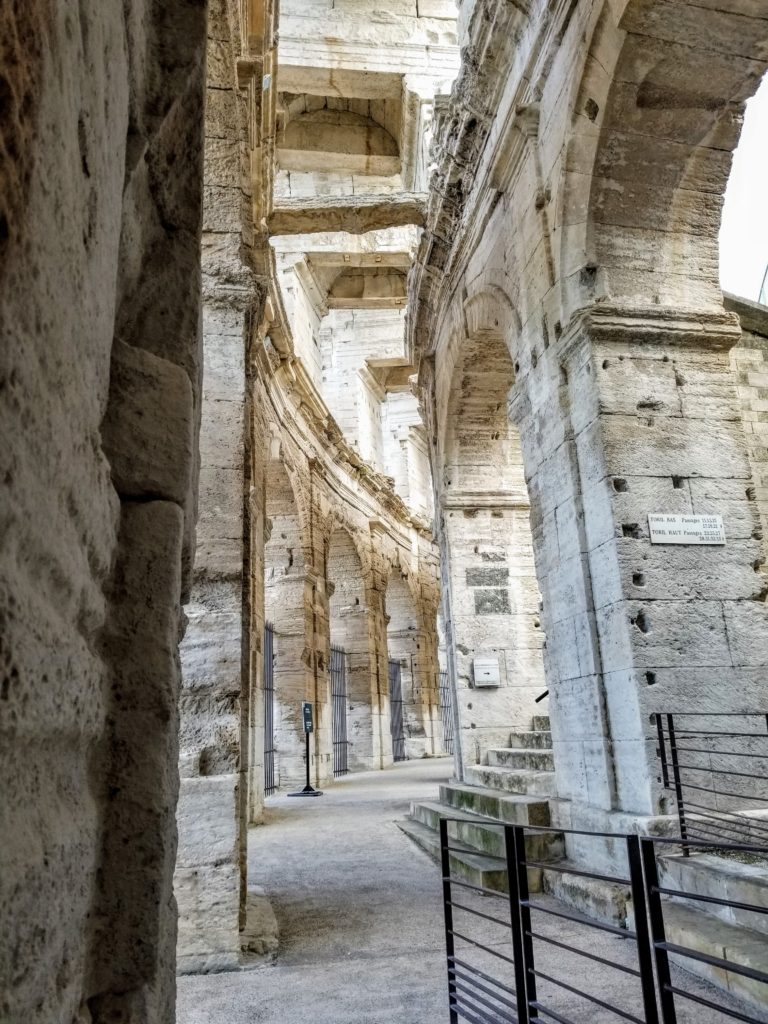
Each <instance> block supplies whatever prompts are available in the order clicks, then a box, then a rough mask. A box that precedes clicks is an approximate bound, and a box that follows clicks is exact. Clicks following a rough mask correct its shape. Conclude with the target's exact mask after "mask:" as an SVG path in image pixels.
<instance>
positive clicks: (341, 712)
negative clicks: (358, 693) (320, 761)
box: [330, 644, 349, 778]
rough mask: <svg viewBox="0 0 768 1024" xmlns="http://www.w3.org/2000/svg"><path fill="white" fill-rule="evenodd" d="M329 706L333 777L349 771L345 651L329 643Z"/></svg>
mask: <svg viewBox="0 0 768 1024" xmlns="http://www.w3.org/2000/svg"><path fill="white" fill-rule="evenodd" d="M330 667H331V707H332V712H333V714H332V732H333V737H332V739H333V774H334V777H335V778H338V777H339V776H340V775H346V774H347V772H348V771H349V757H348V752H349V741H348V740H347V652H346V651H345V650H344V648H343V647H336V646H335V645H333V644H332V645H331V666H330Z"/></svg>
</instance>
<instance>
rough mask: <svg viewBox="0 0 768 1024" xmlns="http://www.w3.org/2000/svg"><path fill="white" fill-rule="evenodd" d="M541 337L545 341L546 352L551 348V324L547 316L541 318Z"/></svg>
mask: <svg viewBox="0 0 768 1024" xmlns="http://www.w3.org/2000/svg"><path fill="white" fill-rule="evenodd" d="M541 336H542V338H543V339H544V349H545V351H546V349H548V348H549V324H548V323H547V318H546V317H545V316H543V317H542V318H541Z"/></svg>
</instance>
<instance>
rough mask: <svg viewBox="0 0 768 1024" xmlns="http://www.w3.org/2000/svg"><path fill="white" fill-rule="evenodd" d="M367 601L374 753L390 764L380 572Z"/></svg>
mask: <svg viewBox="0 0 768 1024" xmlns="http://www.w3.org/2000/svg"><path fill="white" fill-rule="evenodd" d="M366 601H367V603H368V608H369V609H370V614H371V650H372V658H373V673H374V687H375V702H374V704H373V707H372V715H371V717H372V723H371V732H372V739H373V754H374V760H375V762H376V765H375V766H376V767H377V768H387V767H389V766H390V765H391V764H392V731H391V727H390V722H391V719H390V707H389V674H388V658H389V655H388V649H387V611H386V582H385V581H383V580H382V579H381V578H380V576H379V575H378V574H377V577H376V580H375V582H374V583H373V586H372V587H370V588H369V589H368V591H367V592H366Z"/></svg>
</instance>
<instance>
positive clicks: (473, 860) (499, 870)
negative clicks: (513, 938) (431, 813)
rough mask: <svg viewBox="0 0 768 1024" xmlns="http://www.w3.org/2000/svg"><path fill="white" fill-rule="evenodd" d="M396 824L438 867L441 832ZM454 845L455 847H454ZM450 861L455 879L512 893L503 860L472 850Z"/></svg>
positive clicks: (456, 853) (455, 854)
mask: <svg viewBox="0 0 768 1024" xmlns="http://www.w3.org/2000/svg"><path fill="white" fill-rule="evenodd" d="M396 824H397V827H398V828H399V829H400V830H401V831H402V832H404V833H405V834H406V835H407V836H408V838H409V839H412V840H413V842H414V843H416V845H417V846H419V847H421V849H422V850H424V852H425V853H428V854H429V856H430V857H432V858H433V860H436V861H437V862H438V864H439V863H440V862H441V854H440V836H439V835H438V833H437V832H435V831H434V830H433V829H431V828H427V826H426V825H422V824H421V822H418V821H411V820H410V819H406V820H405V821H398V822H396ZM451 845H454V844H453V843H452V844H451ZM456 845H457V846H460V845H461V844H460V843H458V842H456ZM450 858H451V875H452V876H453V877H455V878H461V879H463V880H464V881H465V882H470V883H471V884H472V885H480V886H482V887H483V888H484V889H493V890H494V891H495V892H508V891H509V887H508V881H507V867H506V863H505V862H504V861H503V860H499V859H498V858H496V857H488V856H484V855H482V854H479V853H477V852H476V851H475V850H470V849H460V850H458V851H456V850H453V851H451V854H450ZM539 884H540V882H539ZM533 891H539V890H533Z"/></svg>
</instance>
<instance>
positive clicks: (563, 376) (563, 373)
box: [560, 366, 568, 384]
mask: <svg viewBox="0 0 768 1024" xmlns="http://www.w3.org/2000/svg"><path fill="white" fill-rule="evenodd" d="M560 383H561V384H567V383H568V373H567V371H566V369H565V367H564V366H561V367H560Z"/></svg>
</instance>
